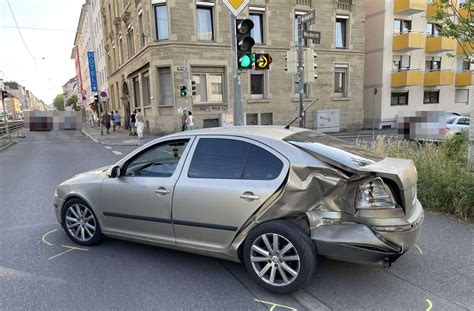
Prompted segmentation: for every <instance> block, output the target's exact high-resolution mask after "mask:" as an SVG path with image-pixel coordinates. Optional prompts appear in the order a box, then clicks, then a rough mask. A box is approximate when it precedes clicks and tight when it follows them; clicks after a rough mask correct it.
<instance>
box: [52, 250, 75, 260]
mask: <svg viewBox="0 0 474 311" xmlns="http://www.w3.org/2000/svg"><path fill="white" fill-rule="evenodd" d="M73 250H74V249H73V248H70V249H68V250H67V251H64V252H62V253H59V254H57V255H54V256H52V257H49V258H48V260H51V259H54V258H56V257H59V256H61V255H64V254H67V253H69V252H72V251H73Z"/></svg>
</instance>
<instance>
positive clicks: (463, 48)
mask: <svg viewBox="0 0 474 311" xmlns="http://www.w3.org/2000/svg"><path fill="white" fill-rule="evenodd" d="M456 53H457V54H458V55H464V54H472V53H474V41H472V42H468V41H460V42H458V44H457V48H456Z"/></svg>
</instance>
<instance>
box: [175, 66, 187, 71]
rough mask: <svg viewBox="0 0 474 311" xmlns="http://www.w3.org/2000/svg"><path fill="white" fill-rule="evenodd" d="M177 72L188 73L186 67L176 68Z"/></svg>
mask: <svg viewBox="0 0 474 311" xmlns="http://www.w3.org/2000/svg"><path fill="white" fill-rule="evenodd" d="M176 71H178V72H185V71H186V67H184V66H177V67H176Z"/></svg>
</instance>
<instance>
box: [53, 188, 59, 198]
mask: <svg viewBox="0 0 474 311" xmlns="http://www.w3.org/2000/svg"><path fill="white" fill-rule="evenodd" d="M54 197H55V198H57V197H58V188H57V187H56V188H54Z"/></svg>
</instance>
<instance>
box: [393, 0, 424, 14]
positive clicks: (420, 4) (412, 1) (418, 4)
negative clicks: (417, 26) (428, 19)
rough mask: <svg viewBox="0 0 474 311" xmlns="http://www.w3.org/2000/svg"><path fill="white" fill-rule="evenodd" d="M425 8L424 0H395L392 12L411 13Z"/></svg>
mask: <svg viewBox="0 0 474 311" xmlns="http://www.w3.org/2000/svg"><path fill="white" fill-rule="evenodd" d="M425 10H426V0H395V2H394V3H393V12H394V13H395V14H401V15H412V14H416V13H420V12H424V11H425Z"/></svg>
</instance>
